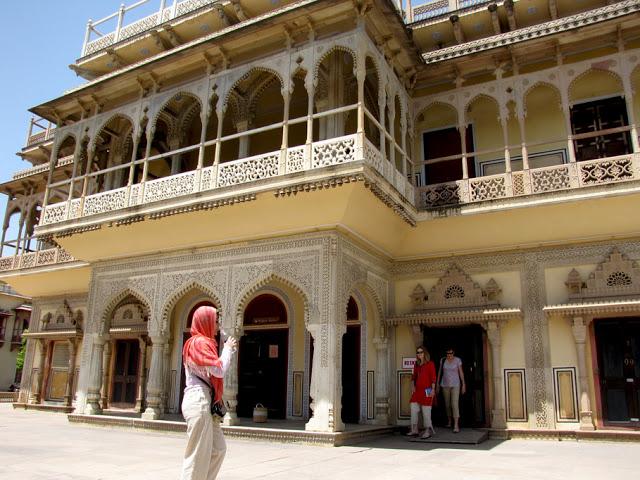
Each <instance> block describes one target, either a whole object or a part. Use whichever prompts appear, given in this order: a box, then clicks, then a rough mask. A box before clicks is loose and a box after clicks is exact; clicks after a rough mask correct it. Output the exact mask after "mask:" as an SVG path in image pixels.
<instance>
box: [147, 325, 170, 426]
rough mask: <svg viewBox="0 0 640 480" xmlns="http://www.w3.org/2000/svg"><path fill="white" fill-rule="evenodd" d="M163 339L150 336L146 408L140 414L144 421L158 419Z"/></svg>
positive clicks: (160, 400) (160, 397)
mask: <svg viewBox="0 0 640 480" xmlns="http://www.w3.org/2000/svg"><path fill="white" fill-rule="evenodd" d="M164 343H165V337H164V336H161V335H153V336H151V368H150V369H149V381H148V383H147V408H146V410H145V411H144V413H143V414H142V418H144V419H145V420H157V419H158V418H159V417H160V410H161V405H160V404H161V402H162V364H163V357H164Z"/></svg>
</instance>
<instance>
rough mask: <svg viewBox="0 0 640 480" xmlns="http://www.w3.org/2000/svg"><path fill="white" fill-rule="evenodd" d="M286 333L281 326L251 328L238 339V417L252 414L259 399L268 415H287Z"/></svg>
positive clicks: (287, 333)
mask: <svg viewBox="0 0 640 480" xmlns="http://www.w3.org/2000/svg"><path fill="white" fill-rule="evenodd" d="M288 337H289V331H288V330H283V329H278V330H250V331H248V332H246V333H245V335H244V336H243V337H242V338H241V339H240V353H239V357H238V406H237V412H238V416H239V417H252V416H253V408H254V407H255V406H256V405H257V404H258V403H261V404H262V405H263V406H265V407H267V410H268V418H280V419H283V418H286V414H287V347H288Z"/></svg>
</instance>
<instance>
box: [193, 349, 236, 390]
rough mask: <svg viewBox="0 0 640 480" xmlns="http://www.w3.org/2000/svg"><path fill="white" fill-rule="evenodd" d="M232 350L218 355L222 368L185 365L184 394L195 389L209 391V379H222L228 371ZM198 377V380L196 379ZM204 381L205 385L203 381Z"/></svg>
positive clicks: (223, 351)
mask: <svg viewBox="0 0 640 480" xmlns="http://www.w3.org/2000/svg"><path fill="white" fill-rule="evenodd" d="M232 354H233V350H232V349H231V348H225V349H223V350H222V355H220V357H219V358H220V363H221V364H222V366H220V367H218V366H214V365H211V366H200V365H187V364H185V366H184V376H185V385H186V386H185V387H184V391H185V393H186V392H187V391H189V390H193V389H196V388H199V389H201V390H202V389H205V390H210V389H211V384H210V383H209V377H211V376H213V377H216V378H224V375H225V373H227V370H228V369H229V363H230V361H231V355H232ZM198 377H200V378H198ZM203 380H205V381H206V383H205V382H204V381H203Z"/></svg>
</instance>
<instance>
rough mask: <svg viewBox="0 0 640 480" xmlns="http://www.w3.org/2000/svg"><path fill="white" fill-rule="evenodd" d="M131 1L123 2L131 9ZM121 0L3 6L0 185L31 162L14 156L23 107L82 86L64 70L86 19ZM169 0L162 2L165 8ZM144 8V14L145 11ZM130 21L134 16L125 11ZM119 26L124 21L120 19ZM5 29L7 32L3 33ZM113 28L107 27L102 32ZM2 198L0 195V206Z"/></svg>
mask: <svg viewBox="0 0 640 480" xmlns="http://www.w3.org/2000/svg"><path fill="white" fill-rule="evenodd" d="M135 1H136V0H124V3H125V5H132V4H133V3H135ZM121 3H123V0H91V1H89V0H21V1H20V2H11V3H10V4H7V5H5V6H4V7H3V12H2V20H3V22H2V24H3V25H4V29H5V36H4V38H5V48H4V49H3V51H2V60H3V62H2V65H3V67H2V72H0V112H2V115H0V127H1V128H0V182H6V181H8V180H10V179H11V175H12V174H13V173H15V172H16V171H18V170H23V169H25V168H29V167H31V164H30V163H29V162H27V161H25V160H22V159H21V158H20V157H18V156H16V152H18V151H20V150H21V149H22V147H23V146H24V144H25V140H26V135H27V131H28V128H29V120H30V118H31V116H32V114H31V113H30V112H29V108H31V107H34V106H36V105H39V104H40V103H43V102H45V101H47V100H51V99H53V98H56V97H58V96H60V95H62V93H63V92H64V91H66V90H68V89H70V88H72V87H75V86H77V85H80V84H82V83H84V82H85V80H84V79H83V78H81V77H78V76H76V74H75V73H74V72H73V71H72V70H71V69H69V64H71V63H74V62H75V60H76V59H77V58H78V57H80V52H81V49H82V43H83V41H84V35H85V31H86V26H87V21H88V20H89V19H90V18H91V19H93V20H94V21H95V20H99V19H102V18H104V17H106V16H108V15H110V14H111V13H114V12H116V11H117V10H118V8H119V7H120V4H121ZM171 3H172V1H171V0H167V1H166V4H167V5H170V4H171ZM159 6H160V0H148V2H147V5H146V6H142V7H140V8H139V9H137V11H138V12H140V13H141V14H148V11H149V10H157V9H158V8H159ZM145 9H146V10H147V11H145ZM131 15H132V21H133V20H135V19H136V18H137V17H133V15H135V13H134V12H131ZM125 23H128V22H127V21H126V17H125ZM7 29H8V31H7ZM113 30H115V25H114V24H113V23H111V24H109V26H107V27H106V28H104V31H103V32H102V33H109V32H111V31H113ZM5 204H6V197H4V196H1V197H0V205H5Z"/></svg>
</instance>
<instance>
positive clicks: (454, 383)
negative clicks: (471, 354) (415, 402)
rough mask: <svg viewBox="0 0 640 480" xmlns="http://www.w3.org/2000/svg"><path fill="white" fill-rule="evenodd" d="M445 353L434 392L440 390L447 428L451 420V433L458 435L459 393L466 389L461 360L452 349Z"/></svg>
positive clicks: (441, 360)
mask: <svg viewBox="0 0 640 480" xmlns="http://www.w3.org/2000/svg"><path fill="white" fill-rule="evenodd" d="M446 351H447V356H446V357H445V358H442V359H440V368H439V369H438V381H437V386H436V392H437V391H438V390H439V389H440V388H442V395H443V396H444V404H445V408H446V410H447V417H448V419H449V421H448V423H447V427H451V419H453V432H454V433H458V432H459V431H460V426H459V420H460V408H459V399H460V393H462V394H464V393H465V392H466V390H467V388H466V385H465V383H464V371H463V370H462V360H460V359H459V358H458V357H456V356H454V355H453V354H454V350H453V348H447V350H446Z"/></svg>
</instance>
